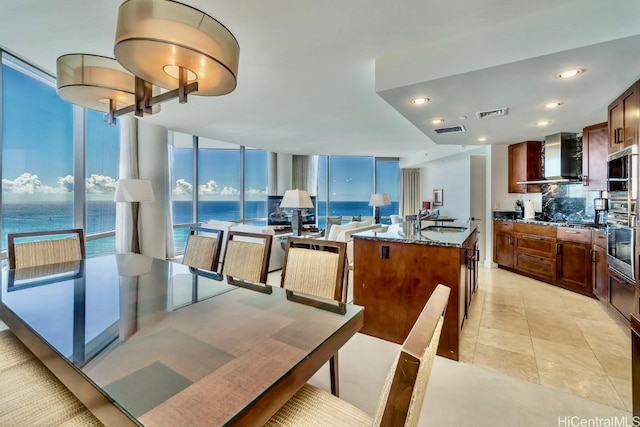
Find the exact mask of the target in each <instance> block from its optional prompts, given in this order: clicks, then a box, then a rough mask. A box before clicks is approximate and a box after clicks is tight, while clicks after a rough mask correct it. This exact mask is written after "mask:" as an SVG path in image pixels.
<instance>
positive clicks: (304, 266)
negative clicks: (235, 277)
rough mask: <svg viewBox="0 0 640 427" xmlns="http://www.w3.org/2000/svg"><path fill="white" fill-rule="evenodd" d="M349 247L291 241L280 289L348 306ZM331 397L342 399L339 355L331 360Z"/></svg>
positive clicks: (293, 238)
mask: <svg viewBox="0 0 640 427" xmlns="http://www.w3.org/2000/svg"><path fill="white" fill-rule="evenodd" d="M346 264H347V244H346V243H345V242H337V241H333V240H317V239H306V238H303V237H289V238H288V239H287V246H286V250H285V254H284V266H283V267H282V275H281V282H280V286H282V287H283V288H285V289H288V290H291V291H294V292H302V293H305V294H308V295H313V296H316V297H320V298H325V299H332V300H335V301H340V302H345V301H346V298H347V289H346V286H345V283H346V282H345V271H346V268H347V265H346ZM329 371H330V375H331V393H333V394H334V395H335V396H339V394H340V390H339V384H338V354H337V353H336V354H335V355H333V356H332V357H331V359H330V360H329Z"/></svg>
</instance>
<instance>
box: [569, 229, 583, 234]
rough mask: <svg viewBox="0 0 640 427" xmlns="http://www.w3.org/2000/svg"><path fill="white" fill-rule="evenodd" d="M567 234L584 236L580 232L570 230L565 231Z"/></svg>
mask: <svg viewBox="0 0 640 427" xmlns="http://www.w3.org/2000/svg"><path fill="white" fill-rule="evenodd" d="M565 233H566V234H582V233H581V232H579V231H570V230H567V231H565Z"/></svg>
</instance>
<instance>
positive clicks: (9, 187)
mask: <svg viewBox="0 0 640 427" xmlns="http://www.w3.org/2000/svg"><path fill="white" fill-rule="evenodd" d="M68 177H69V175H67V177H64V178H58V184H59V186H58V187H51V186H49V185H44V184H43V183H42V181H40V178H38V175H35V174H30V173H28V172H25V173H23V174H22V175H20V176H19V177H17V178H16V179H14V180H10V179H3V180H2V190H3V191H6V192H12V193H18V194H34V193H68V192H70V191H71V190H73V177H72V178H71V189H69V188H68V186H67V183H66V179H67V178H68Z"/></svg>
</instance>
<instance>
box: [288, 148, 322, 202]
mask: <svg viewBox="0 0 640 427" xmlns="http://www.w3.org/2000/svg"><path fill="white" fill-rule="evenodd" d="M291 163H292V169H293V171H292V178H293V179H292V186H293V188H294V189H298V190H306V191H308V192H309V195H310V196H315V195H316V188H317V182H318V156H298V155H294V156H293V157H292V159H291Z"/></svg>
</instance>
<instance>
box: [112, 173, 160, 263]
mask: <svg viewBox="0 0 640 427" xmlns="http://www.w3.org/2000/svg"><path fill="white" fill-rule="evenodd" d="M115 201H116V203H124V202H129V203H131V224H132V228H131V252H133V253H135V254H139V253H140V238H139V235H138V228H139V224H138V222H139V209H140V202H153V201H154V197H153V188H152V187H151V181H149V180H148V179H120V180H118V185H117V187H116V197H115Z"/></svg>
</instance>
